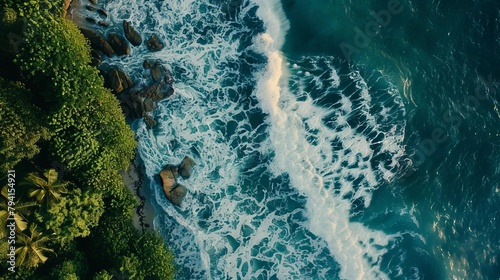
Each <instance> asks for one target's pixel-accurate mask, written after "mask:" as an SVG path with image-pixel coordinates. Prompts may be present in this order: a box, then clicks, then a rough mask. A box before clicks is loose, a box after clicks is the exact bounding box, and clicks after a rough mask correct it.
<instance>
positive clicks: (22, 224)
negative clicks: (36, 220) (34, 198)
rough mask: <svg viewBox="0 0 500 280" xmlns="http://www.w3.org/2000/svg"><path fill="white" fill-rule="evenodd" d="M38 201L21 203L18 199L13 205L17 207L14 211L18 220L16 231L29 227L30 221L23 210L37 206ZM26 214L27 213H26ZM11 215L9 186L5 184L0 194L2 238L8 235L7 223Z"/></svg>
mask: <svg viewBox="0 0 500 280" xmlns="http://www.w3.org/2000/svg"><path fill="white" fill-rule="evenodd" d="M35 205H36V203H20V202H19V201H17V202H16V203H15V206H14V207H12V208H14V209H15V211H14V219H15V221H16V231H17V232H21V231H23V230H25V229H26V228H27V227H28V221H27V219H26V218H25V215H23V214H21V212H23V210H26V209H27V208H29V207H31V206H35ZM25 214H26V213H25ZM9 216H10V213H9V194H8V192H7V186H4V187H3V188H2V191H1V195H0V224H1V225H3V226H2V227H0V240H2V239H3V238H5V237H7V234H8V233H7V227H5V225H6V224H7V222H8V220H7V219H8V218H9Z"/></svg>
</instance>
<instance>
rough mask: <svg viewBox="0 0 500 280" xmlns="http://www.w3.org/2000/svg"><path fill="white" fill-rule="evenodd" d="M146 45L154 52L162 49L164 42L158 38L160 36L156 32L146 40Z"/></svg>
mask: <svg viewBox="0 0 500 280" xmlns="http://www.w3.org/2000/svg"><path fill="white" fill-rule="evenodd" d="M146 46H147V47H148V49H149V50H150V51H152V52H157V51H160V50H162V49H163V47H164V45H163V42H161V41H160V39H158V36H156V34H151V37H149V39H148V40H147V41H146Z"/></svg>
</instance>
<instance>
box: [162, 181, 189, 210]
mask: <svg viewBox="0 0 500 280" xmlns="http://www.w3.org/2000/svg"><path fill="white" fill-rule="evenodd" d="M186 194H187V189H186V187H184V186H183V185H181V184H179V185H177V187H175V188H174V189H173V190H171V191H170V192H168V193H165V196H166V197H167V199H168V200H170V202H172V204H173V205H175V206H181V203H182V200H183V199H184V197H185V196H186Z"/></svg>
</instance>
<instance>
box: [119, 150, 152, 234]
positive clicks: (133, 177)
mask: <svg viewBox="0 0 500 280" xmlns="http://www.w3.org/2000/svg"><path fill="white" fill-rule="evenodd" d="M120 175H121V176H122V180H123V183H124V184H125V186H126V187H127V189H129V190H130V192H132V193H133V194H134V196H135V197H136V198H137V200H138V201H139V202H140V204H139V205H138V206H137V207H135V208H134V211H133V213H132V224H133V225H134V227H135V228H136V229H137V230H141V231H145V230H153V228H154V227H153V219H154V209H153V205H152V204H151V201H150V199H151V196H150V194H149V192H148V191H145V190H144V188H143V186H142V176H143V174H142V165H141V164H139V163H137V160H134V161H132V162H130V166H129V168H128V170H123V171H122V172H120Z"/></svg>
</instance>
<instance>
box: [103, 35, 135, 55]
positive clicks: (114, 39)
mask: <svg viewBox="0 0 500 280" xmlns="http://www.w3.org/2000/svg"><path fill="white" fill-rule="evenodd" d="M108 40H109V44H110V45H111V47H112V48H113V50H114V51H115V53H116V54H117V55H127V54H130V47H129V46H128V43H127V41H126V40H125V38H123V37H122V36H120V35H118V34H116V33H109V35H108Z"/></svg>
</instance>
